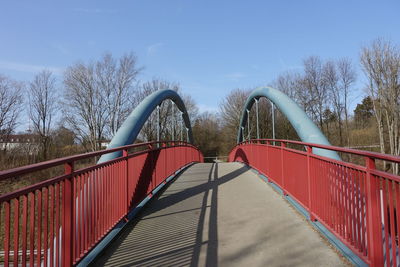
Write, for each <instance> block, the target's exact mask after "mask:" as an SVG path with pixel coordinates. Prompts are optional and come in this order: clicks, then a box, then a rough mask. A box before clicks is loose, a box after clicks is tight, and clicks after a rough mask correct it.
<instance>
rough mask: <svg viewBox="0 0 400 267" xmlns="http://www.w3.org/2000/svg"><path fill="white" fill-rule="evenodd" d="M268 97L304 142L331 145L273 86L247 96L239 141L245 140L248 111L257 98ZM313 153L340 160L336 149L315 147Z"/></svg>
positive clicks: (297, 107) (293, 103)
mask: <svg viewBox="0 0 400 267" xmlns="http://www.w3.org/2000/svg"><path fill="white" fill-rule="evenodd" d="M261 97H266V98H268V99H269V100H271V101H272V102H273V103H274V104H275V106H276V107H277V108H278V109H279V110H280V111H281V112H282V113H283V114H284V115H285V116H286V118H287V119H288V120H289V121H290V123H291V124H292V126H293V128H294V129H295V130H296V132H297V135H298V136H299V137H300V139H301V140H302V141H303V142H307V143H315V144H321V145H331V144H330V143H329V141H328V139H327V138H326V137H325V135H324V134H323V133H322V132H321V130H320V129H319V128H318V127H317V126H316V125H315V124H314V122H312V120H311V119H310V118H309V117H308V116H307V114H306V113H305V112H304V111H303V110H302V109H301V108H300V107H299V106H298V105H297V104H296V103H295V102H294V101H293V100H292V99H290V98H289V97H288V96H287V95H285V94H284V93H282V92H281V91H279V90H276V89H274V88H271V87H260V88H257V89H255V90H254V91H253V92H251V94H250V96H249V97H248V98H247V100H246V103H245V105H244V109H243V112H242V117H241V119H240V125H239V130H238V136H237V142H238V143H240V142H242V141H243V129H244V127H245V126H246V123H247V111H246V110H250V109H251V107H252V106H253V104H254V102H255V99H257V100H258V99H259V98H261ZM313 153H315V154H317V155H320V156H324V157H329V158H332V159H336V160H340V157H339V155H338V154H337V153H336V152H335V151H329V150H325V149H320V148H313Z"/></svg>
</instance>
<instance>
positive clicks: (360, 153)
mask: <svg viewBox="0 0 400 267" xmlns="http://www.w3.org/2000/svg"><path fill="white" fill-rule="evenodd" d="M259 141H268V142H279V143H289V144H295V145H303V146H309V147H316V148H322V149H328V150H333V151H336V152H343V153H349V154H353V155H358V156H364V157H369V158H374V159H379V160H385V161H390V162H395V163H400V157H399V156H393V155H387V154H382V153H377V152H370V151H363V150H358V149H353V148H344V147H337V146H327V145H320V144H314V143H305V142H301V141H292V140H285V139H251V140H250V142H252V143H254V142H259ZM248 142H249V141H243V142H241V143H239V144H238V145H240V144H246V143H248Z"/></svg>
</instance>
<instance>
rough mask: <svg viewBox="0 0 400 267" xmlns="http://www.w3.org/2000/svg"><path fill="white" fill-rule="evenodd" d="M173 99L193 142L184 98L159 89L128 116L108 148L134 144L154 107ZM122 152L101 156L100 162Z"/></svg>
mask: <svg viewBox="0 0 400 267" xmlns="http://www.w3.org/2000/svg"><path fill="white" fill-rule="evenodd" d="M167 99H170V100H172V101H173V102H174V103H175V104H176V106H177V107H178V109H179V110H180V111H181V112H182V117H183V120H184V123H185V127H186V128H187V129H188V137H189V142H190V143H193V134H192V127H191V125H190V120H189V115H188V113H187V110H186V107H185V104H184V103H183V100H182V98H181V97H180V96H179V95H178V94H177V93H176V92H175V91H173V90H169V89H165V90H159V91H156V92H154V93H152V94H151V95H149V96H147V97H146V98H145V99H144V100H143V101H142V102H141V103H140V104H139V105H138V106H137V107H136V108H135V109H134V110H133V111H132V112H131V114H130V115H129V116H128V117H127V118H126V120H125V121H124V123H123V124H122V125H121V127H120V128H119V129H118V131H117V133H116V134H115V136H114V137H113V138H112V140H111V142H110V144H109V145H108V147H107V149H111V148H115V147H120V146H125V145H129V144H132V143H133V142H134V141H135V140H136V137H137V136H138V134H139V132H140V130H141V129H142V127H143V125H144V123H145V122H146V121H147V119H148V118H149V116H150V115H151V113H152V112H153V110H154V109H156V108H157V106H158V105H160V104H161V103H162V102H163V101H164V100H167ZM121 155H122V152H114V153H110V154H106V155H103V156H101V157H100V159H99V161H98V163H102V162H105V161H108V160H112V159H115V158H117V157H120V156H121Z"/></svg>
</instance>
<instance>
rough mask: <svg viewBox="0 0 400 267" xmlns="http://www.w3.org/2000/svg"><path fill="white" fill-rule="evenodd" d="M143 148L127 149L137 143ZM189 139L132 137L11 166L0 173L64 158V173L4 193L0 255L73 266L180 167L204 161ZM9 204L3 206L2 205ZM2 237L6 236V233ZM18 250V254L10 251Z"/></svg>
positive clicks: (19, 172)
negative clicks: (82, 163)
mask: <svg viewBox="0 0 400 267" xmlns="http://www.w3.org/2000/svg"><path fill="white" fill-rule="evenodd" d="M138 147H142V148H144V149H143V150H141V151H140V152H134V153H132V154H128V150H129V149H132V148H138ZM117 151H122V156H121V157H119V158H116V159H114V160H110V161H107V162H104V163H101V164H96V165H93V166H89V167H85V168H82V169H79V170H75V169H74V163H75V162H76V161H78V160H82V159H88V158H93V157H97V156H100V155H103V154H107V153H112V152H117ZM202 161H203V156H202V154H201V152H200V151H199V150H198V149H197V148H196V147H194V146H193V145H190V144H188V143H185V142H180V141H164V142H151V143H142V144H133V145H128V146H123V147H119V148H114V149H109V150H102V151H96V152H91V153H86V154H81V155H76V156H71V157H65V158H61V159H55V160H51V161H47V162H42V163H37V164H33V165H29V166H24V167H19V168H15V169H11V170H6V171H1V172H0V180H4V179H8V178H13V177H19V176H21V175H24V174H30V173H32V172H35V171H39V170H43V169H47V168H51V167H56V166H63V165H64V170H65V171H64V174H63V175H61V176H58V177H53V178H51V179H49V180H46V181H43V182H40V183H37V184H34V185H31V186H28V187H25V188H22V189H19V190H17V191H14V192H11V193H7V194H5V195H2V196H0V250H3V251H4V252H3V253H2V254H3V255H4V256H3V258H1V257H0V261H3V262H4V265H5V266H8V265H9V264H10V263H11V262H13V264H14V266H17V265H18V264H21V265H22V266H26V265H27V264H29V265H30V266H34V265H37V266H41V265H43V266H72V265H73V264H76V263H78V262H79V261H80V260H81V259H82V257H84V256H85V255H86V254H87V253H88V252H89V251H90V250H91V249H92V248H93V247H94V246H95V245H96V244H97V243H98V242H99V241H101V239H102V238H103V237H104V236H105V235H106V234H107V233H108V232H109V231H110V230H111V229H112V228H113V227H114V226H115V225H116V224H117V223H118V222H119V221H120V220H121V219H123V218H124V217H125V216H126V215H127V213H128V212H129V210H130V209H131V208H133V207H135V206H136V205H137V204H138V203H140V201H142V200H143V199H144V198H145V197H146V196H147V195H148V194H151V192H152V191H153V190H154V189H155V188H156V187H157V186H158V185H160V184H161V183H165V180H166V178H168V177H169V176H170V175H172V174H174V173H175V171H176V170H178V169H180V168H182V167H183V166H185V165H187V164H189V163H191V162H202ZM2 210H4V212H2ZM1 239H3V240H1ZM11 252H13V253H11Z"/></svg>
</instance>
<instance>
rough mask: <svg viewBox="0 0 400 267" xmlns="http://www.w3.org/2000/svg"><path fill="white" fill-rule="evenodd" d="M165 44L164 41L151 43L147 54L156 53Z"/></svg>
mask: <svg viewBox="0 0 400 267" xmlns="http://www.w3.org/2000/svg"><path fill="white" fill-rule="evenodd" d="M163 46H164V43H162V42H160V43H156V44H151V45H149V46H148V47H147V54H149V55H154V54H155V53H157V51H158V50H159V49H160V48H161V47H163Z"/></svg>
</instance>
